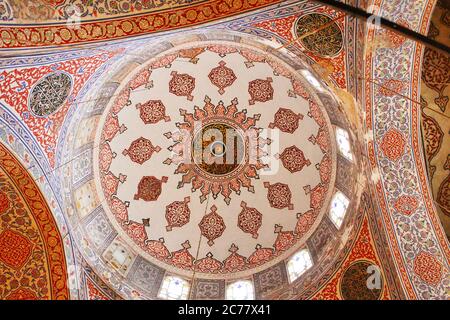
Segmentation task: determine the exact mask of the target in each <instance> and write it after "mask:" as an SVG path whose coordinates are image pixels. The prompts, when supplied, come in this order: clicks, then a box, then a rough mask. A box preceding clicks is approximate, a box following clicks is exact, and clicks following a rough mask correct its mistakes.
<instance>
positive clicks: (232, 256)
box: [67, 33, 356, 298]
mask: <svg viewBox="0 0 450 320" xmlns="http://www.w3.org/2000/svg"><path fill="white" fill-rule="evenodd" d="M188 39H189V41H186V40H184V39H181V38H179V37H173V38H172V39H169V40H167V41H166V42H164V44H162V45H161V46H160V47H159V48H157V49H153V52H152V54H151V55H150V54H149V56H150V57H149V58H148V59H140V61H139V63H138V64H136V63H130V62H123V64H122V65H121V67H120V68H118V69H119V70H118V73H119V74H120V83H115V82H113V81H111V80H110V81H106V82H105V83H104V84H103V86H102V88H101V89H100V92H102V90H106V89H107V90H108V95H109V96H110V97H111V98H109V99H108V100H104V99H101V102H102V103H101V105H102V107H101V108H99V105H98V99H95V100H93V101H94V103H92V104H90V105H91V106H92V107H90V106H89V107H87V108H86V107H85V110H86V111H85V112H86V114H88V115H89V116H90V117H88V119H90V120H89V121H86V120H83V121H79V120H78V119H77V118H74V119H73V126H74V127H75V128H73V129H71V131H72V132H78V134H77V135H76V136H74V137H72V138H73V140H69V142H68V144H67V149H68V152H70V151H69V150H70V149H72V148H74V146H75V148H74V149H75V152H76V151H77V146H79V145H82V144H86V139H89V140H91V141H92V142H91V143H90V144H89V146H90V147H88V148H90V151H89V152H90V154H91V156H92V162H91V163H90V165H91V166H92V172H93V179H92V180H91V181H89V183H87V184H84V186H82V187H81V188H77V185H74V186H72V188H70V189H68V193H72V192H73V193H74V194H75V199H74V202H71V201H72V200H71V199H72V198H71V197H68V199H69V202H68V204H67V205H68V206H71V207H72V208H73V210H74V211H75V212H76V215H80V214H81V216H82V215H83V213H82V212H83V210H85V211H90V210H92V209H91V208H96V209H95V210H96V211H97V212H98V214H97V217H96V218H95V219H94V220H91V219H88V220H81V221H79V222H77V224H78V223H81V224H82V225H83V229H82V230H83V232H84V233H83V234H84V235H83V239H84V241H85V242H86V247H88V248H89V251H91V250H92V251H94V252H95V251H96V250H95V249H97V248H95V246H94V248H95V249H94V248H93V247H91V246H90V245H88V244H87V243H90V242H91V241H94V242H95V241H99V242H101V241H105V240H106V239H96V236H97V233H98V230H99V229H101V228H102V227H105V224H106V225H107V226H108V228H110V229H111V232H112V233H113V234H114V235H115V237H114V239H108V240H109V241H110V242H107V245H106V244H105V243H103V244H102V246H100V252H97V253H95V254H96V255H100V256H101V257H102V260H104V261H105V265H104V267H105V268H107V269H108V270H109V271H108V273H114V274H117V275H118V276H119V277H124V276H125V277H127V276H128V275H129V274H130V273H133V272H134V270H130V269H133V268H135V267H136V266H135V264H136V263H135V262H134V261H137V260H139V261H140V263H141V264H145V265H147V266H151V268H152V269H154V270H159V271H158V272H160V273H164V274H166V275H168V274H169V275H173V276H177V277H180V278H181V279H185V280H187V281H189V282H192V281H200V280H202V281H225V282H230V281H235V280H242V279H243V280H245V279H251V278H252V277H253V275H255V274H258V273H261V272H264V271H265V270H269V269H270V268H273V267H274V266H279V265H280V264H286V263H287V261H289V259H290V258H291V257H292V256H293V255H294V254H295V253H297V252H299V251H301V250H302V249H307V248H308V245H307V241H308V239H310V237H311V235H312V234H313V233H314V232H315V231H316V230H317V229H318V228H320V226H321V225H324V224H325V225H328V226H331V225H332V223H330V218H329V208H330V205H331V204H330V203H331V200H332V196H333V195H334V194H335V193H336V189H335V183H336V174H337V170H338V166H337V159H338V155H337V141H338V139H337V136H336V133H335V131H336V130H335V129H336V128H339V129H341V130H343V131H344V132H345V134H347V135H348V131H346V129H348V127H347V126H348V125H347V122H346V120H345V115H344V113H343V112H341V111H340V114H341V116H339V114H336V113H335V114H333V115H332V117H333V119H340V120H341V122H340V125H338V126H336V124H334V125H333V124H332V123H331V121H330V116H329V114H328V113H329V112H331V111H335V110H339V108H340V107H339V103H338V100H337V99H336V98H335V97H334V95H333V94H332V93H331V92H330V91H329V90H328V89H327V88H326V85H325V84H323V83H321V81H320V80H318V78H316V77H315V75H314V71H313V70H312V69H311V68H310V67H308V66H307V64H299V63H295V62H293V60H292V59H291V58H290V56H289V55H288V54H286V53H283V52H271V51H273V49H271V47H270V46H268V45H266V44H264V43H263V42H262V41H261V42H259V41H257V40H256V41H255V39H249V38H244V37H241V38H238V39H236V38H235V36H234V35H233V34H232V33H210V34H208V33H204V34H195V33H192V34H191V35H190V36H189V37H188ZM155 51H157V52H155ZM133 58H134V57H131V59H133ZM114 77H115V76H111V79H114ZM98 90H99V89H98V88H93V89H92V94H93V95H98V92H99V91H98ZM90 108H96V112H95V113H94V115H95V116H94V117H92V111H91V109H90ZM339 117H340V118H339ZM341 127H343V128H344V129H342V128H341ZM347 139H348V136H347ZM74 149H72V150H74ZM72 152H73V151H72ZM69 154H70V153H68V155H69ZM339 157H340V158H341V159H343V160H341V161H347V163H348V165H347V168H348V167H350V168H351V167H352V166H355V165H356V162H354V160H355V159H352V158H351V159H352V161H349V160H345V159H346V158H345V157H343V156H342V155H340V156H339ZM350 157H352V155H351V151H350ZM83 170H85V169H83ZM341 170H345V169H344V168H341ZM71 175H72V177H74V176H77V175H78V172H76V171H74V172H71ZM341 175H342V173H341ZM345 192H346V193H348V192H347V191H345ZM86 196H88V198H86ZM344 198H345V199H351V198H352V194H347V195H346V196H344ZM346 206H348V203H347V204H346ZM85 208H86V209H85ZM100 217H101V218H100ZM338 223H339V226H340V223H341V221H340V222H338ZM322 228H323V227H322ZM334 228H335V229H337V228H336V227H334ZM336 231H337V230H336ZM105 246H106V247H105ZM322 249H323V248H320V247H319V248H316V251H317V252H319V251H322ZM102 250H103V251H102ZM94 252H93V253H91V254H94ZM317 252H315V258H318V256H317ZM155 273H157V272H156V271H155ZM160 281H161V280H160V279H159V280H158V279H156V280H155V283H153V284H154V285H158V286H159V285H160ZM130 287H132V288H133V289H134V290H135V292H138V295H139V296H141V297H142V296H145V297H147V298H148V297H151V296H152V294H153V296H154V295H155V292H158V290H159V288H157V289H154V288H152V289H149V288H145V289H144V290H143V289H142V288H139V286H136V285H134V284H133V283H131V282H130Z"/></svg>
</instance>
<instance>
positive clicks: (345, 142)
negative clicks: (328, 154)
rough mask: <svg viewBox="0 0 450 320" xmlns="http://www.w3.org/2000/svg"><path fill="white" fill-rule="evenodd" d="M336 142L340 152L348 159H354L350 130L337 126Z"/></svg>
mask: <svg viewBox="0 0 450 320" xmlns="http://www.w3.org/2000/svg"><path fill="white" fill-rule="evenodd" d="M336 142H337V145H338V148H339V151H340V153H341V154H342V155H343V156H344V157H346V158H347V159H348V160H350V161H352V160H353V155H352V148H351V146H350V139H349V137H348V132H347V131H345V130H344V129H341V128H336Z"/></svg>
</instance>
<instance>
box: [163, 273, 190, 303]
mask: <svg viewBox="0 0 450 320" xmlns="http://www.w3.org/2000/svg"><path fill="white" fill-rule="evenodd" d="M188 294H189V283H188V282H187V281H186V280H183V279H181V278H178V277H173V276H166V277H165V278H164V281H163V283H162V286H161V289H160V290H159V294H158V297H160V298H163V299H169V300H186V299H187V298H188Z"/></svg>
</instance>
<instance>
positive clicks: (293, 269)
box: [287, 249, 313, 282]
mask: <svg viewBox="0 0 450 320" xmlns="http://www.w3.org/2000/svg"><path fill="white" fill-rule="evenodd" d="M312 265H313V262H312V259H311V255H310V254H309V251H308V250H307V249H303V250H301V251H299V252H297V253H296V254H294V255H293V256H292V258H291V259H290V260H289V262H288V263H287V270H288V274H289V281H290V282H293V281H295V280H296V279H297V278H298V277H300V276H301V275H302V274H303V273H304V272H305V271H306V270H308V269H309V268H311V267H312Z"/></svg>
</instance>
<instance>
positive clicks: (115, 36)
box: [0, 0, 450, 299]
mask: <svg viewBox="0 0 450 320" xmlns="http://www.w3.org/2000/svg"><path fill="white" fill-rule="evenodd" d="M114 3H115V5H117V6H116V7H114V4H113V2H112V1H111V2H109V1H106V2H102V5H101V6H99V5H97V6H95V7H89V8H88V7H82V6H81V7H80V10H82V11H83V17H81V22H80V24H79V26H80V28H78V29H77V28H67V26H66V25H65V24H63V23H61V21H62V19H64V15H67V10H69V9H70V8H71V6H72V5H73V3H72V2H71V1H56V2H55V1H46V2H36V1H35V5H34V6H32V7H30V8H34V9H33V10H37V11H36V12H41V13H42V19H41V21H40V22H45V23H43V24H36V21H32V20H30V16H27V12H28V11H23V13H21V15H20V16H15V15H14V14H13V13H12V12H13V11H11V8H14V6H17V5H18V2H14V1H6V0H0V14H1V15H2V22H1V23H0V34H2V37H1V39H2V40H1V41H2V42H1V43H0V44H1V48H0V50H1V51H2V53H6V55H5V56H3V57H2V58H0V68H1V70H0V86H1V90H0V121H1V122H0V123H1V126H0V141H1V142H2V145H4V146H3V147H2V148H3V149H4V150H5V152H4V153H5V154H9V155H11V157H12V154H14V157H16V158H17V160H16V161H20V162H21V163H22V166H23V167H24V168H26V170H27V171H28V172H29V174H30V175H31V176H32V180H34V181H35V182H36V184H37V186H38V188H40V190H41V192H42V194H43V196H44V197H45V198H46V202H47V204H48V209H49V210H50V211H51V213H52V215H53V217H54V220H55V223H56V224H57V226H58V232H56V233H55V237H56V234H57V237H56V238H57V239H59V240H58V241H60V242H61V243H62V245H63V246H64V248H60V249H61V250H60V252H64V255H65V263H66V265H67V272H65V273H64V274H67V278H68V281H67V288H66V289H67V290H68V291H69V293H68V294H67V293H64V294H63V293H61V296H60V297H61V298H68V297H69V295H70V298H73V299H76V298H81V299H157V298H158V297H159V296H158V292H159V291H160V288H161V286H162V283H163V280H164V279H165V278H167V276H173V275H175V276H178V277H181V278H183V279H185V281H187V283H189V286H190V289H189V298H191V299H223V298H224V297H225V288H226V287H227V286H229V285H230V284H231V283H232V282H233V281H235V280H239V279H244V280H249V281H251V283H252V285H253V286H254V291H255V298H257V299H260V298H266V299H358V298H361V297H364V298H365V299H448V288H449V286H450V284H449V278H448V275H449V261H448V259H449V257H450V252H449V250H450V249H449V244H448V242H447V239H446V237H445V233H444V230H443V228H442V225H441V223H440V221H439V217H438V214H437V211H436V208H435V206H434V204H433V196H432V189H431V188H430V184H429V181H428V177H427V174H426V169H425V168H426V166H425V161H424V159H423V156H422V154H423V152H424V151H423V147H422V145H421V144H420V132H419V131H418V130H419V126H418V123H419V121H418V120H419V115H420V112H419V111H420V109H419V106H420V105H419V104H414V103H411V101H418V100H420V99H419V98H420V97H418V95H419V93H418V92H419V88H420V86H419V79H418V78H417V74H419V73H418V70H419V69H420V67H421V59H422V49H423V48H422V46H420V45H418V44H415V43H414V42H412V41H410V40H407V39H404V38H402V37H401V36H398V35H396V34H392V33H390V32H387V31H384V30H382V29H376V28H369V29H367V27H366V25H365V24H363V23H361V22H359V21H357V20H355V19H353V18H351V17H349V16H346V15H344V14H342V13H339V12H336V11H334V10H332V9H330V8H327V7H322V6H320V5H317V4H315V3H313V2H310V1H300V2H298V1H283V2H280V3H275V2H273V1H256V2H254V1H248V2H247V1H203V2H201V3H200V2H196V1H193V2H192V1H190V2H189V4H186V3H184V2H177V3H176V4H173V6H171V7H169V5H170V4H168V3H166V2H164V3H163V2H151V3H152V4H153V5H154V6H150V5H149V3H147V2H140V1H116V2H114ZM76 4H77V5H79V2H76ZM146 4H148V5H147V6H146ZM434 4H435V1H433V0H430V1H424V2H423V3H422V2H420V3H419V2H411V3H410V5H409V6H408V7H407V8H403V7H402V8H403V9H404V10H400V11H398V10H396V8H398V6H399V5H401V4H399V3H396V1H389V2H386V1H375V2H374V3H373V5H374V8H375V10H378V11H379V13H380V14H381V15H382V16H385V17H387V18H389V19H391V20H393V21H408V26H409V27H410V28H412V29H415V30H418V31H420V32H422V33H426V32H427V28H428V24H429V19H430V17H431V12H432V9H433V7H434ZM269 5H271V6H269ZM72 9H73V8H72ZM254 9H261V10H259V11H255V12H250V11H251V10H254ZM30 10H31V9H30ZM14 12H15V11H14ZM174 12H176V14H175V13H174ZM208 13H209V14H208ZM244 13H246V14H245V15H244ZM422 13H423V14H422ZM237 14H241V15H238V16H235V15H237ZM225 18H226V19H225ZM218 19H222V20H221V21H220V23H213V22H214V21H216V20H218ZM331 19H335V22H334V23H333V24H331V25H330V27H329V28H327V29H326V30H324V31H323V32H319V33H317V35H316V36H313V37H311V36H309V37H304V38H303V39H302V40H301V41H294V40H295V39H296V38H297V37H298V36H301V35H305V34H306V33H308V32H309V31H310V30H313V29H315V28H317V27H318V26H321V25H323V24H325V23H329V22H330V21H331ZM18 22H20V23H24V25H22V26H20V27H19V26H17V25H16V24H17V23H18ZM199 23H207V24H206V25H205V26H204V27H202V28H201V29H199V28H197V27H195V25H196V24H199ZM183 26H190V27H191V28H186V29H180V30H176V29H179V28H181V27H183ZM156 31H158V33H154V35H152V36H148V35H147V34H148V33H152V32H156ZM138 35H140V36H139V37H137V36H138ZM135 36H136V37H135ZM124 38H128V39H124ZM330 39H331V41H330ZM112 40H114V41H112ZM98 41H102V44H101V46H98V45H97V46H95V45H94V44H95V43H96V42H98ZM367 43H370V44H371V45H366V44H367ZM81 44H83V45H88V46H83V47H80V45H81ZM58 45H68V46H67V47H60V48H56V47H57V46H58ZM19 49H20V51H18V50H19ZM41 49H45V51H40V50H41ZM398 66H401V67H398ZM411 77H412V78H411ZM373 79H376V81H374V80H373ZM393 90H395V92H394V93H393ZM441 93H442V92H441ZM442 94H444V93H442ZM422 95H424V94H423V92H422ZM405 96H408V97H409V98H410V99H409V100H408V99H405V98H404V97H405ZM425 99H427V98H426V97H425ZM394 108H395V111H394ZM424 112H427V111H426V110H425V109H424ZM337 128H341V129H343V130H346V131H347V132H348V133H349V139H350V142H351V143H350V145H351V148H352V154H353V159H351V160H349V159H348V158H346V157H345V156H344V154H343V153H342V151H338V146H337V145H336V142H335V141H336V129H337ZM201 136H203V138H204V137H205V136H206V137H207V141H206V142H207V143H198V142H200V138H199V137H201ZM230 139H231V140H233V141H234V143H232V144H230V143H228V140H230ZM231 140H230V141H231ZM424 140H426V139H424ZM231 146H233V148H231ZM199 155H203V156H199ZM223 160H230V161H227V162H226V163H225V164H224V163H223ZM1 168H2V169H1V170H3V171H4V166H2V167H1ZM10 179H12V178H10ZM433 179H434V178H433ZM432 184H433V186H434V183H433V182H432ZM9 185H11V183H10V184H9ZM32 185H34V184H32ZM8 190H9V189H8ZM11 190H12V189H11ZM2 191H3V189H2ZM338 191H339V192H341V193H342V194H343V195H344V196H345V197H347V198H348V199H349V204H348V209H347V214H346V216H345V219H344V220H343V223H342V226H341V227H340V228H337V227H336V225H335V224H333V222H332V221H331V219H330V215H329V211H330V207H331V198H332V196H333V194H335V193H336V192H338ZM15 192H16V194H17V196H20V194H21V191H20V190H17V189H16V191H15ZM22 197H23V195H22ZM24 201H25V202H26V199H25V200H24ZM4 203H7V201H4ZM47 204H46V206H47ZM0 210H1V208H0ZM31 211H32V210H30V214H31V215H32V213H33V212H31ZM8 212H9V211H8ZM8 216H9V213H8ZM30 217H31V216H30ZM32 240H33V239H32ZM41 241H44V242H43V243H44V244H45V239H44V240H41ZM51 243H54V241H52V242H51ZM44 244H42V243H40V244H38V245H37V246H40V247H42V246H43V245H44ZM302 249H307V250H308V251H309V252H310V254H311V258H312V261H313V265H312V267H311V268H310V269H309V270H307V271H306V272H305V273H304V274H302V275H301V276H300V277H299V278H297V279H295V280H292V279H290V275H289V274H288V272H287V268H288V263H289V261H290V259H291V257H292V256H293V254H294V253H296V252H298V251H299V250H302ZM36 263H39V261H38V260H37V262H36ZM5 266H6V265H4V264H2V260H1V258H0V268H5ZM25 266H26V264H25ZM369 266H376V267H377V270H379V271H380V277H381V286H380V287H379V288H378V289H376V290H368V288H367V286H365V281H366V279H365V278H364V272H365V271H366V270H367V268H368V267H369ZM8 268H9V267H8ZM46 270H48V269H46ZM15 277H17V275H15ZM51 277H52V273H51V272H47V279H51ZM0 281H2V279H0ZM8 281H12V280H8ZM17 281H21V280H20V279H17ZM23 281H26V280H23ZM47 281H49V280H47ZM22 286H23V287H27V288H28V287H31V288H34V287H32V286H30V285H29V284H27V283H26V282H24V284H22ZM0 287H1V286H0ZM46 288H47V291H45V290H44V291H45V292H44V291H42V292H40V293H39V292H38V291H33V294H34V296H33V297H31V295H30V297H31V298H44V299H45V298H53V297H56V296H54V295H49V292H53V291H52V290H53V289H52V287H51V286H50V285H49V286H47V287H46ZM58 288H59V289H60V290H62V291H64V290H66V289H64V290H63V289H61V288H62V287H61V286H60V285H59V286H58ZM38 293H39V294H38ZM7 294H10V293H9V291H8V292H7V293H5V294H4V296H6V295H7ZM18 297H21V296H18ZM23 297H25V294H23Z"/></svg>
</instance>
